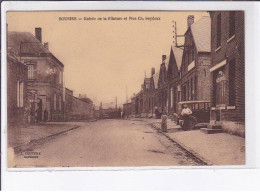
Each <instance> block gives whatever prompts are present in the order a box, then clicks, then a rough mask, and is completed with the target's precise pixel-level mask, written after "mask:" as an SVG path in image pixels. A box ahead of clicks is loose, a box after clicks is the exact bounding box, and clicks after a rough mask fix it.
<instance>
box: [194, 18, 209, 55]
mask: <svg viewBox="0 0 260 194" xmlns="http://www.w3.org/2000/svg"><path fill="white" fill-rule="evenodd" d="M191 33H192V35H193V39H194V42H195V45H196V48H197V52H210V43H211V41H210V39H211V20H210V17H209V16H203V17H202V18H201V19H200V20H199V21H198V22H196V23H194V24H192V25H191Z"/></svg>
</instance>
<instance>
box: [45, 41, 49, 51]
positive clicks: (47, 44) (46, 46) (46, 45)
mask: <svg viewBox="0 0 260 194" xmlns="http://www.w3.org/2000/svg"><path fill="white" fill-rule="evenodd" d="M44 47H45V48H46V49H47V50H49V43H48V42H45V43H44Z"/></svg>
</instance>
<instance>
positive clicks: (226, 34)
mask: <svg viewBox="0 0 260 194" xmlns="http://www.w3.org/2000/svg"><path fill="white" fill-rule="evenodd" d="M209 13H210V17H211V37H212V38H211V68H210V72H211V83H212V85H213V88H212V90H211V101H212V108H211V117H210V120H211V123H213V124H214V123H218V124H221V126H222V128H223V129H228V128H233V129H234V130H242V131H243V130H244V127H245V126H244V123H245V55H244V52H245V51H244V46H245V45H244V40H245V38H244V12H243V11H211V12H209Z"/></svg>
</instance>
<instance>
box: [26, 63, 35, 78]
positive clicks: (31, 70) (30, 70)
mask: <svg viewBox="0 0 260 194" xmlns="http://www.w3.org/2000/svg"><path fill="white" fill-rule="evenodd" d="M27 67H28V79H34V65H32V64H27Z"/></svg>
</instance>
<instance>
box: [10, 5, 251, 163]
mask: <svg viewBox="0 0 260 194" xmlns="http://www.w3.org/2000/svg"><path fill="white" fill-rule="evenodd" d="M244 18H245V13H244V11H239V10H237V11H232V10H225V11H221V10H220V11H207V10H205V11H9V12H7V13H6V49H7V55H6V58H7V63H6V69H7V72H6V75H7V144H8V146H7V147H8V148H7V150H8V167H9V168H37V167H140V166H209V165H214V166H223V165H245V164H246V159H245V158H246V157H245V156H246V154H245V132H246V129H245V28H244V26H245V21H244Z"/></svg>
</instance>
